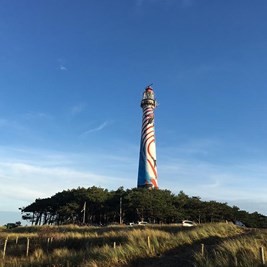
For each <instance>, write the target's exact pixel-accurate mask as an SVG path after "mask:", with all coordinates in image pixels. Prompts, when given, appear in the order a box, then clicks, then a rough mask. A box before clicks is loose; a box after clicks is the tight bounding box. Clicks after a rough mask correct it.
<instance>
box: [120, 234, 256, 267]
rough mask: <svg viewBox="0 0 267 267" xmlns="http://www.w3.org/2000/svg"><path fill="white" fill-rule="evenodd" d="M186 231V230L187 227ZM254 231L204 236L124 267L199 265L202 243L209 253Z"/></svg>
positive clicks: (181, 266)
mask: <svg viewBox="0 0 267 267" xmlns="http://www.w3.org/2000/svg"><path fill="white" fill-rule="evenodd" d="M184 231H186V229H185V230H184ZM253 232H254V231H252V230H249V229H248V230H246V231H245V232H244V233H241V234H236V235H234V236H231V237H225V238H220V237H216V236H211V237H208V238H203V239H201V240H198V241H196V242H193V243H191V244H185V245H181V246H178V247H176V248H173V249H171V250H169V251H167V252H166V253H164V254H163V255H158V256H156V257H151V258H139V259H136V260H133V261H131V262H129V263H128V264H127V265H124V266H123V267H126V266H127V267H194V266H197V265H195V260H194V254H195V253H196V252H199V251H200V250H201V244H205V253H209V252H210V251H212V250H213V249H214V248H215V247H216V246H218V245H220V244H221V243H222V242H224V241H227V240H235V239H239V238H241V237H249V236H252V235H253Z"/></svg>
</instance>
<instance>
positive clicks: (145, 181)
mask: <svg viewBox="0 0 267 267" xmlns="http://www.w3.org/2000/svg"><path fill="white" fill-rule="evenodd" d="M156 106H157V102H156V99H155V95H154V91H153V89H152V87H151V86H148V87H147V88H146V89H145V91H144V93H143V98H142V100H141V108H142V109H143V118H142V128H141V144H140V156H139V169H138V179H137V187H146V188H149V189H152V188H158V174H157V160H156V143H155V139H156V138H155V124H154V109H155V108H156Z"/></svg>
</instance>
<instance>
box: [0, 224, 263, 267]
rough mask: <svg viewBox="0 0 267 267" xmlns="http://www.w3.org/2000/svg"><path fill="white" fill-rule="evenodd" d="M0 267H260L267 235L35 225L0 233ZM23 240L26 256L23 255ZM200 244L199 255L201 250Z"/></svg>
mask: <svg viewBox="0 0 267 267" xmlns="http://www.w3.org/2000/svg"><path fill="white" fill-rule="evenodd" d="M7 236H8V241H7V249H6V254H5V257H4V259H3V257H1V260H0V266H5V267H9V266H13V267H18V266H54V267H59V266H77V267H79V266H88V267H102V266H103V267H104V266H105V267H106V266H110V267H111V266H115V267H116V266H117V267H123V266H143V267H152V266H153V267H158V266H161V267H164V266H168V267H171V266H261V259H260V256H259V248H260V247H264V249H266V242H265V240H266V238H267V231H265V230H255V229H248V228H241V227H237V226H235V225H233V224H230V223H228V224H227V223H210V224H204V225H198V226H196V227H192V228H183V227H181V226H178V225H161V226H160V225H150V226H145V227H143V226H135V227H130V226H116V227H88V226H83V227H77V226H73V225H68V226H58V227H57V226H39V227H19V228H16V229H10V230H1V232H0V244H1V247H3V246H2V245H3V244H4V242H5V240H6V239H7ZM27 240H29V253H28V256H26V250H27ZM202 244H204V245H203V246H205V247H204V250H203V251H201V246H202Z"/></svg>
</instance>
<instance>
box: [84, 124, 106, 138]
mask: <svg viewBox="0 0 267 267" xmlns="http://www.w3.org/2000/svg"><path fill="white" fill-rule="evenodd" d="M109 124H110V123H109V122H108V121H104V122H103V123H101V124H100V125H99V126H97V127H95V128H92V129H89V130H86V131H85V132H83V133H82V134H81V136H86V135H87V134H90V133H93V132H99V131H101V130H103V129H104V128H106V127H107V126H108V125H109Z"/></svg>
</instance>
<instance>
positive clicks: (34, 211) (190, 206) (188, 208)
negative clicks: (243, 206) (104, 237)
mask: <svg viewBox="0 0 267 267" xmlns="http://www.w3.org/2000/svg"><path fill="white" fill-rule="evenodd" d="M85 203H86V207H85V211H86V212H85V214H84V212H83V208H84V204H85ZM21 213H22V218H23V219H24V220H28V221H30V222H31V223H32V224H35V225H41V224H44V225H45V224H66V223H76V224H81V223H82V222H83V220H84V219H85V222H86V224H97V225H101V224H111V223H114V222H117V223H118V222H120V219H121V222H123V223H129V222H137V221H147V222H150V223H177V222H180V221H181V220H184V219H188V220H192V221H195V222H198V223H206V222H219V221H226V220H227V221H236V220H238V221H242V222H243V223H244V224H245V225H246V226H248V227H267V217H266V216H264V215H261V214H259V213H257V212H254V213H248V212H246V211H244V210H240V209H239V208H238V207H236V206H233V207H230V206H229V205H227V203H219V202H217V201H202V200H201V199H200V197H189V196H188V195H186V194H185V193H184V192H183V191H181V192H180V193H179V194H177V195H175V194H173V193H171V191H169V190H146V189H137V188H134V189H127V190H124V189H123V188H122V187H120V188H118V189H117V190H116V191H108V190H107V189H103V188H99V187H95V186H93V187H89V188H87V189H86V188H77V189H72V190H66V191H65V190H64V191H62V192H59V193H57V194H55V195H53V196H52V197H50V198H44V199H36V200H35V201H34V202H33V203H32V204H30V205H28V206H27V207H23V208H21ZM84 215H85V217H83V216H84Z"/></svg>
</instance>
